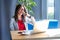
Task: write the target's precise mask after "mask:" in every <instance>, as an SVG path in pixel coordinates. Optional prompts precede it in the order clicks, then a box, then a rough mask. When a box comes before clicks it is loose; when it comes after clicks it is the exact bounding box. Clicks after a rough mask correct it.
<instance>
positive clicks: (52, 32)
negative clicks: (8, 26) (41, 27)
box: [11, 29, 60, 40]
mask: <svg viewBox="0 0 60 40" xmlns="http://www.w3.org/2000/svg"><path fill="white" fill-rule="evenodd" d="M18 32H19V31H11V36H12V39H13V40H17V39H34V38H47V37H54V35H56V34H60V29H48V30H47V31H46V32H45V33H38V34H33V35H21V34H18Z"/></svg>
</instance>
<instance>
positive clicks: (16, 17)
mask: <svg viewBox="0 0 60 40" xmlns="http://www.w3.org/2000/svg"><path fill="white" fill-rule="evenodd" d="M21 7H22V5H21V4H18V5H17V6H16V8H15V14H14V16H13V17H14V19H15V21H16V22H17V20H18V11H19V9H20V8H21ZM24 12H25V13H26V9H25V8H24ZM22 20H23V21H25V19H24V15H22Z"/></svg>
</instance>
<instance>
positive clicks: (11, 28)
mask: <svg viewBox="0 0 60 40" xmlns="http://www.w3.org/2000/svg"><path fill="white" fill-rule="evenodd" d="M13 22H14V19H13V18H11V20H10V30H11V31H13V30H14V25H13Z"/></svg>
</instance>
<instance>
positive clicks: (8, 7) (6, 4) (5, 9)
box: [0, 0, 17, 40]
mask: <svg viewBox="0 0 60 40" xmlns="http://www.w3.org/2000/svg"><path fill="white" fill-rule="evenodd" d="M16 2H17V0H0V4H1V6H0V9H1V13H0V23H1V24H0V27H1V40H12V39H11V35H10V30H9V20H10V17H11V16H12V15H13V14H14V9H15V6H16Z"/></svg>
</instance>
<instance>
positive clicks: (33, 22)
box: [26, 16, 35, 25]
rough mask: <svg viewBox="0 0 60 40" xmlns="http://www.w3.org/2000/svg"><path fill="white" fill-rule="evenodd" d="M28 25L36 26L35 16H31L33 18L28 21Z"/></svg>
mask: <svg viewBox="0 0 60 40" xmlns="http://www.w3.org/2000/svg"><path fill="white" fill-rule="evenodd" d="M26 20H27V22H28V23H31V24H33V25H34V24H35V18H34V17H33V16H31V18H27V19H26Z"/></svg>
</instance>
